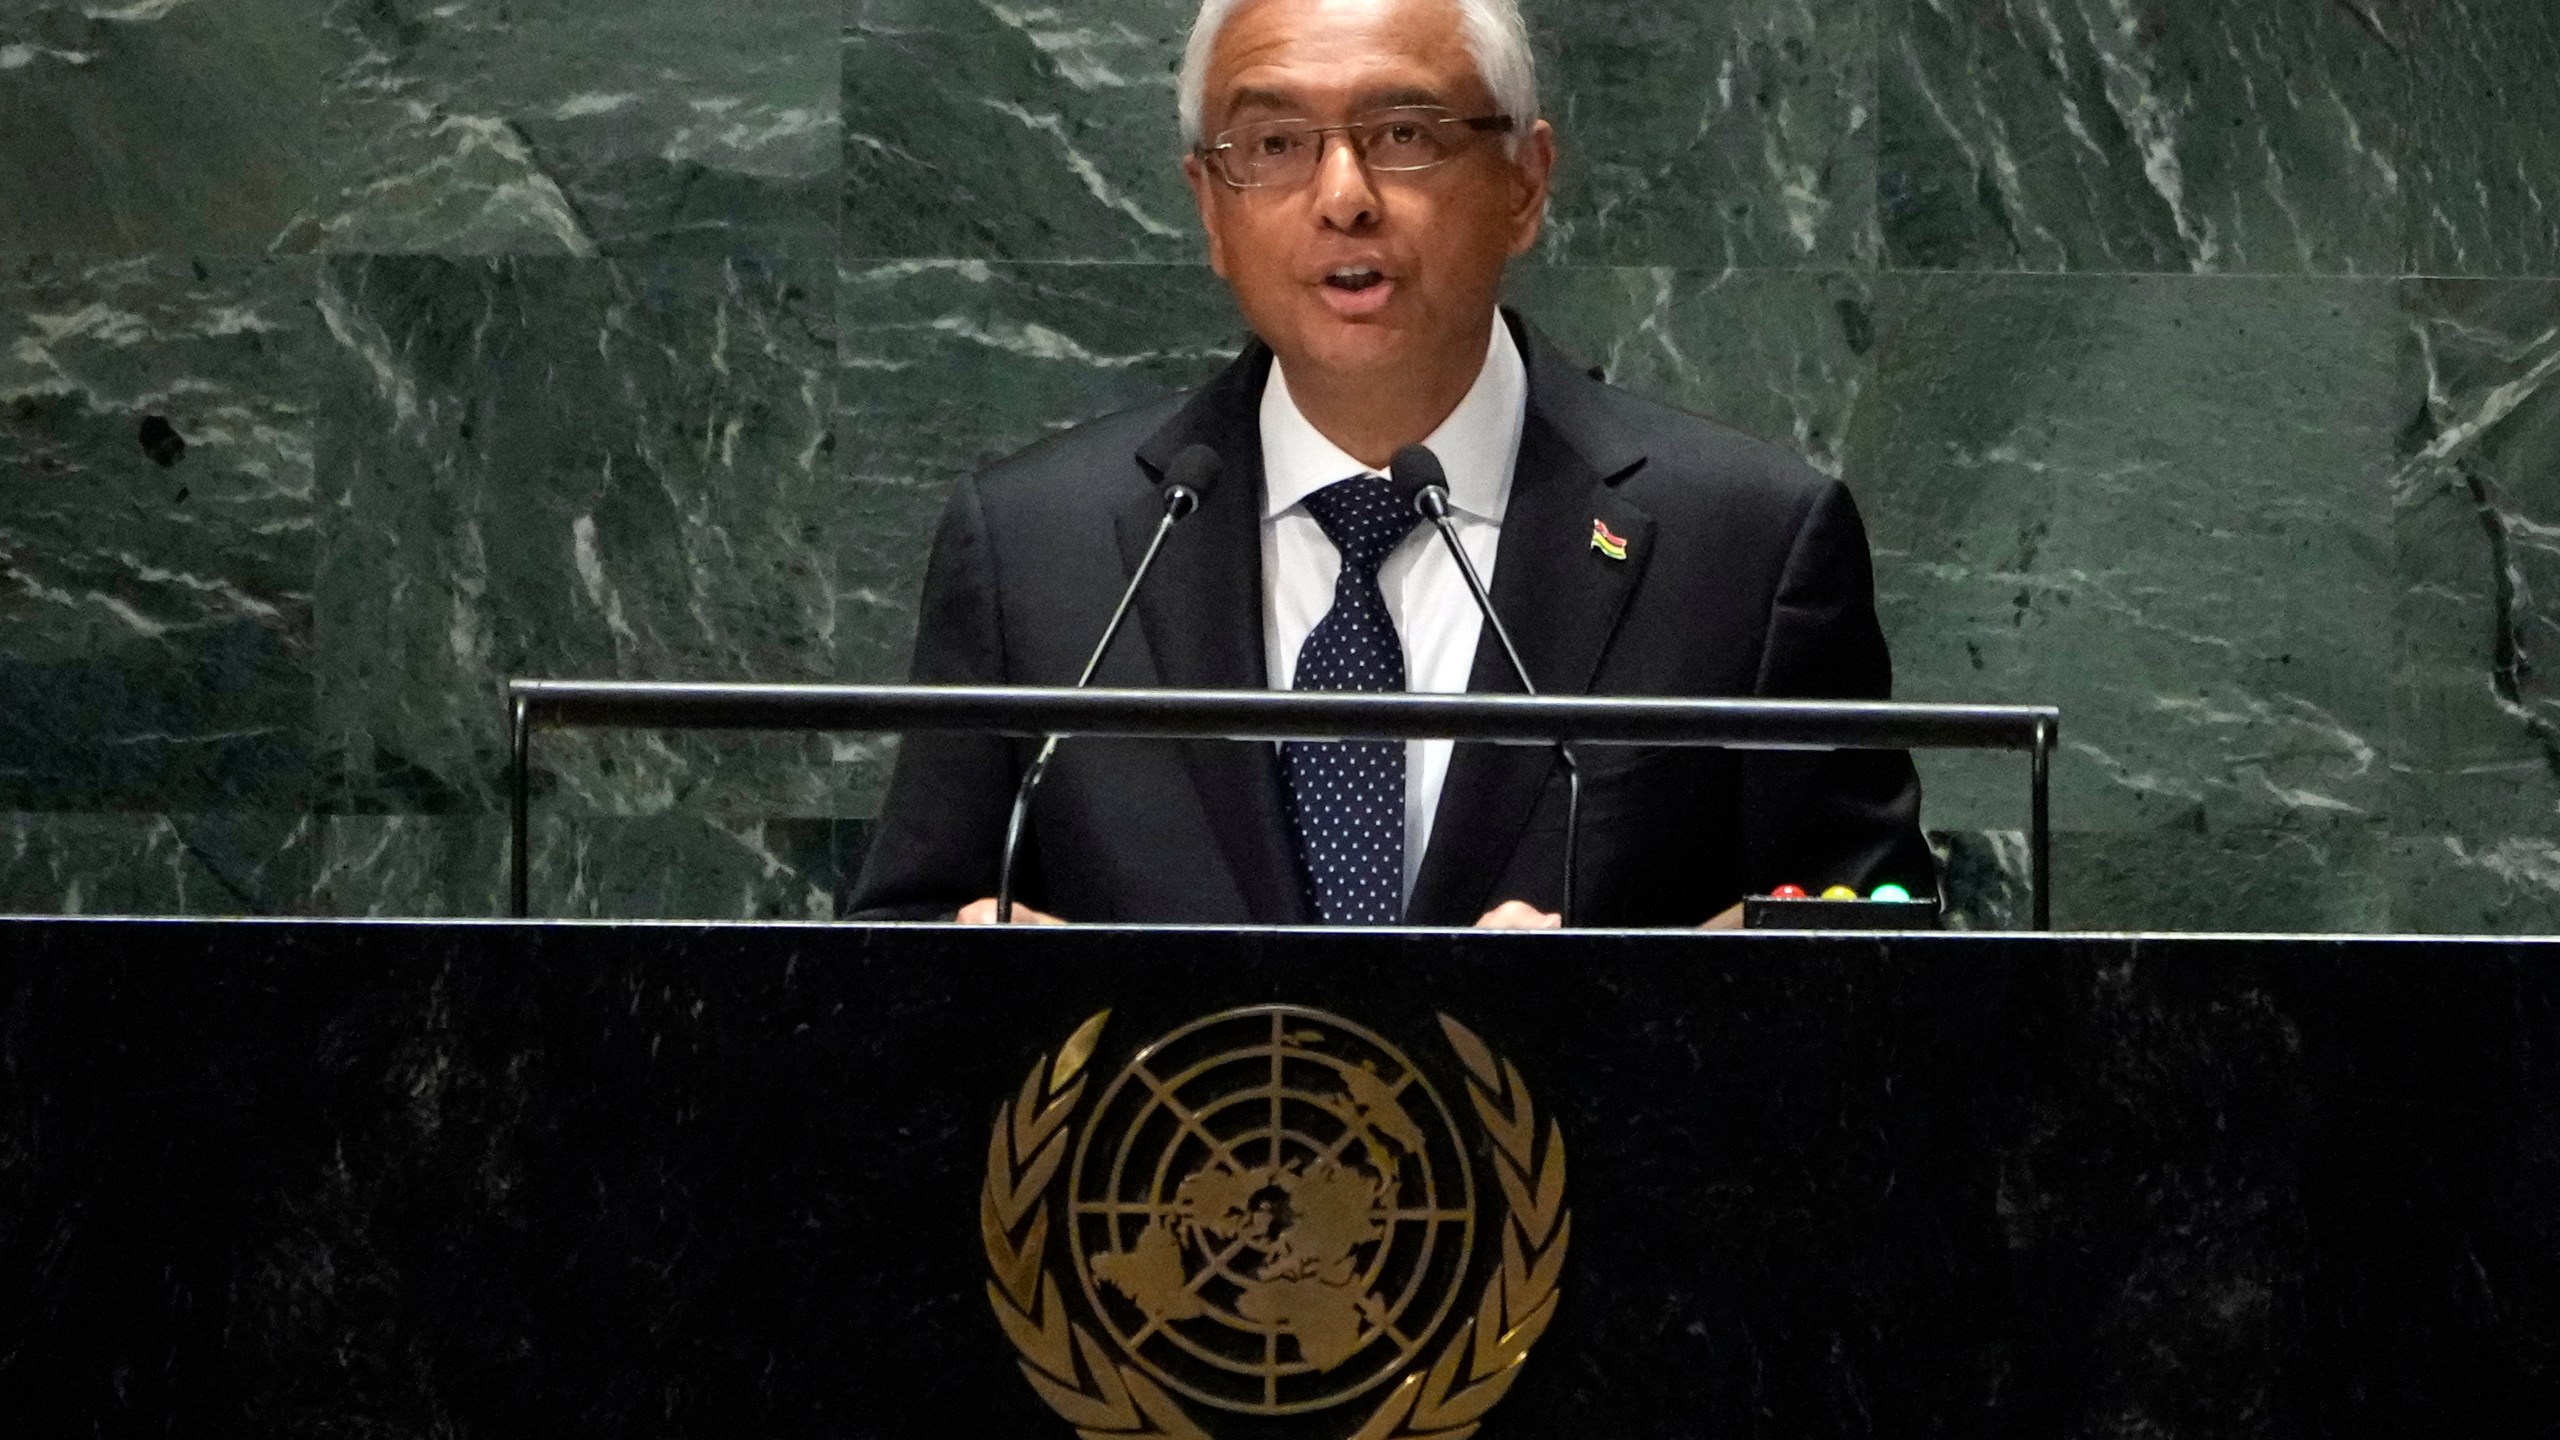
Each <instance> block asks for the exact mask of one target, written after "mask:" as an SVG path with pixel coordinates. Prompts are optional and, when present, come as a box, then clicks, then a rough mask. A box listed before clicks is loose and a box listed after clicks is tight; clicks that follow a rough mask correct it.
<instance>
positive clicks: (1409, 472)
mask: <svg viewBox="0 0 2560 1440" xmlns="http://www.w3.org/2000/svg"><path fill="white" fill-rule="evenodd" d="M1387 472H1388V473H1389V474H1391V475H1393V476H1395V477H1396V483H1397V484H1399V485H1402V486H1405V487H1407V488H1409V489H1414V490H1428V489H1430V488H1431V487H1432V486H1434V485H1437V486H1439V487H1440V488H1441V489H1443V490H1446V489H1448V488H1449V472H1448V471H1446V470H1443V469H1441V468H1440V457H1439V456H1437V455H1434V454H1432V453H1431V451H1430V449H1429V447H1427V446H1422V445H1407V446H1406V447H1404V448H1403V449H1401V450H1399V451H1397V452H1396V458H1394V459H1393V460H1390V461H1388V462H1387Z"/></svg>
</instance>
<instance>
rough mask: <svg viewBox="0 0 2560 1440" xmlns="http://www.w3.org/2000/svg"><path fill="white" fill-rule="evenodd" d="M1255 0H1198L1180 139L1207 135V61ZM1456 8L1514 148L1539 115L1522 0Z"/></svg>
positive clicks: (1463, 0)
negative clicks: (1506, 119) (1511, 125)
mask: <svg viewBox="0 0 2560 1440" xmlns="http://www.w3.org/2000/svg"><path fill="white" fill-rule="evenodd" d="M1251 3H1253V0H1200V18H1199V19H1197V20H1195V21H1193V22H1192V23H1191V43H1190V44H1189V45H1188V46H1186V47H1184V49H1183V52H1182V81H1181V86H1180V95H1181V107H1182V143H1183V144H1185V145H1188V146H1194V147H1196V146H1198V145H1199V144H1200V143H1201V141H1202V140H1204V139H1205V138H1207V133H1208V129H1207V127H1208V117H1207V113H1206V112H1207V110H1208V108H1209V95H1208V91H1209V61H1210V58H1211V57H1212V56H1214V55H1215V54H1216V53H1217V49H1218V36H1219V35H1220V34H1222V33H1223V32H1224V31H1225V30H1226V28H1227V22H1228V21H1229V20H1231V19H1233V18H1235V13H1236V12H1237V11H1238V10H1241V9H1243V8H1244V7H1245V6H1246V5H1249V4H1251ZM1451 3H1453V4H1455V5H1456V6H1457V7H1458V19H1459V24H1460V25H1461V27H1463V29H1464V32H1465V34H1466V37H1467V50H1468V52H1469V53H1470V54H1472V55H1474V56H1475V59H1476V69H1477V70H1478V71H1479V72H1481V73H1482V74H1483V76H1484V83H1485V88H1487V89H1489V90H1491V91H1492V92H1493V103H1494V104H1495V105H1496V106H1497V107H1498V108H1500V110H1501V111H1502V113H1503V114H1505V115H1509V116H1511V117H1512V118H1513V119H1515V120H1518V121H1519V122H1520V127H1519V129H1518V130H1515V131H1513V132H1512V136H1511V144H1512V146H1513V147H1514V149H1515V151H1516V149H1517V147H1518V145H1519V142H1520V136H1521V135H1523V134H1525V133H1526V132H1527V130H1528V128H1529V122H1531V121H1533V120H1535V119H1537V118H1538V57H1537V52H1536V51H1534V50H1532V49H1531V48H1530V46H1529V23H1528V21H1527V20H1525V19H1523V18H1522V17H1521V14H1520V0H1451Z"/></svg>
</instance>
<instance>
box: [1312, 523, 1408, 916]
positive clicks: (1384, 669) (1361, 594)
mask: <svg viewBox="0 0 2560 1440" xmlns="http://www.w3.org/2000/svg"><path fill="white" fill-rule="evenodd" d="M1409 494H1410V492H1409V491H1408V490H1407V489H1405V488H1404V487H1401V486H1399V485H1397V484H1396V483H1395V482H1394V481H1392V480H1387V479H1383V478H1381V477H1379V476H1376V475H1361V476H1357V477H1354V478H1352V479H1349V480H1344V481H1340V482H1338V483H1335V484H1332V485H1328V486H1326V487H1325V488H1323V489H1322V490H1319V491H1317V492H1316V493H1315V494H1313V495H1310V496H1308V497H1307V502H1306V504H1307V510H1308V511H1309V513H1311V514H1313V515H1314V516H1315V519H1316V523H1317V524H1318V525H1320V526H1322V527H1324V533H1325V536H1326V538H1328V539H1330V540H1331V541H1333V546H1334V548H1335V549H1336V550H1339V551H1341V552H1342V576H1341V578H1340V579H1338V580H1336V581H1335V582H1334V586H1333V608H1332V609H1331V610H1329V611H1326V612H1325V617H1324V619H1322V620H1321V621H1318V622H1317V624H1316V628H1315V629H1313V630H1311V631H1309V632H1308V634H1307V643H1306V645H1305V646H1304V647H1303V648H1302V649H1300V650H1299V651H1298V674H1297V684H1296V687H1295V688H1297V689H1300V690H1355V691H1366V692H1380V691H1384V692H1398V693H1400V692H1402V691H1403V689H1404V688H1405V677H1404V642H1403V641H1402V640H1401V639H1399V638H1398V637H1397V635H1396V626H1395V620H1394V619H1393V618H1392V617H1391V616H1389V615H1388V614H1387V597H1386V594H1385V592H1383V591H1381V590H1380V589H1379V588H1378V567H1379V566H1380V565H1383V564H1385V563H1386V559H1387V556H1388V555H1389V554H1390V553H1392V552H1393V551H1394V550H1395V548H1396V546H1397V545H1399V544H1401V543H1402V542H1403V540H1404V537H1405V536H1406V535H1408V534H1410V533H1411V532H1412V530H1413V527H1414V525H1415V523H1416V516H1415V515H1414V510H1413V505H1412V502H1411V500H1410V499H1409V498H1408V497H1409ZM1280 754H1281V768H1282V769H1283V770H1285V771H1286V772H1287V774H1288V779H1289V787H1288V797H1287V798H1288V806H1289V825H1290V828H1291V830H1292V831H1294V832H1295V834H1296V836H1297V841H1298V860H1299V864H1300V865H1301V866H1302V867H1303V870H1304V872H1305V875H1306V878H1307V893H1308V898H1309V899H1311V900H1312V901H1313V902H1314V905H1315V911H1316V916H1317V918H1319V919H1320V920H1322V921H1323V922H1324V923H1325V924H1328V925H1392V924H1394V923H1396V921H1397V920H1399V919H1401V918H1403V915H1404V754H1405V747H1404V742H1403V741H1401V740H1326V741H1314V740H1292V741H1290V742H1289V743H1287V744H1285V745H1283V746H1281V747H1280Z"/></svg>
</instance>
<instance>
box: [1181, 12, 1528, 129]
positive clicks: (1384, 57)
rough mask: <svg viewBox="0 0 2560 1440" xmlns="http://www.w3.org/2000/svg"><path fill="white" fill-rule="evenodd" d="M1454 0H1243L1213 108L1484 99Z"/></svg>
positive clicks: (1225, 39)
mask: <svg viewBox="0 0 2560 1440" xmlns="http://www.w3.org/2000/svg"><path fill="white" fill-rule="evenodd" d="M1487 94H1488V92H1487V90H1486V87H1485V83H1484V79H1483V77H1482V76H1481V75H1480V74H1478V73H1477V69H1476V61H1475V56H1474V54H1473V53H1472V52H1471V51H1469V50H1468V48H1467V42H1466V31H1465V28H1464V26H1463V25H1462V23H1461V21H1460V15H1459V9H1458V5H1457V0H1247V3H1246V4H1244V5H1242V6H1240V7H1238V8H1237V10H1236V11H1235V13H1234V14H1233V15H1232V16H1231V17H1229V19H1228V21H1227V24H1226V28H1225V29H1224V30H1222V31H1220V32H1219V34H1218V44H1217V48H1216V50H1215V51H1214V52H1213V54H1212V57H1211V60H1210V63H1209V84H1208V95H1207V97H1206V99H1207V101H1208V108H1209V111H1210V113H1211V114H1213V115H1224V114H1228V113H1231V112H1233V111H1235V110H1237V109H1239V108H1267V107H1274V106H1278V107H1282V108H1297V107H1305V108H1307V109H1310V110H1313V109H1318V108H1340V107H1345V106H1356V105H1369V104H1412V103H1419V102H1424V101H1435V102H1438V103H1443V104H1457V105H1471V104H1474V103H1476V102H1479V101H1482V100H1484V99H1485V98H1487Z"/></svg>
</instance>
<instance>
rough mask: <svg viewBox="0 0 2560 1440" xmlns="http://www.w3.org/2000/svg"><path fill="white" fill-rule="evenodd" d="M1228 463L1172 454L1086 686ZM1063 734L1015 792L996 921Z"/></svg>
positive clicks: (1206, 453)
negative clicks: (1179, 530) (1151, 533)
mask: <svg viewBox="0 0 2560 1440" xmlns="http://www.w3.org/2000/svg"><path fill="white" fill-rule="evenodd" d="M1225 469H1226V465H1225V462H1223V461H1221V460H1220V459H1219V458H1218V452H1217V451H1215V450H1212V449H1210V448H1209V447H1208V446H1206V445H1194V446H1191V447H1190V448H1189V449H1186V450H1184V451H1183V452H1182V453H1181V454H1179V455H1176V456H1175V457H1173V466H1172V468H1170V469H1168V470H1166V471H1165V477H1164V518H1163V519H1161V520H1158V521H1157V522H1156V534H1155V538H1154V539H1153V540H1150V541H1148V542H1147V553H1146V554H1144V555H1142V556H1140V557H1139V559H1138V568H1137V571H1136V573H1134V574H1132V575H1131V576H1130V577H1129V588H1128V589H1126V590H1123V591H1121V592H1120V607H1119V608H1118V609H1116V610H1114V611H1112V612H1111V623H1110V624H1108V625H1105V626H1104V627H1102V643H1101V644H1099V645H1096V646H1094V647H1093V658H1092V659H1090V660H1087V661H1086V662H1085V663H1084V674H1083V675H1081V676H1079V677H1077V679H1076V688H1077V689H1079V690H1081V689H1083V688H1084V687H1086V686H1087V685H1090V684H1092V683H1093V672H1095V671H1096V670H1099V669H1101V668H1102V657H1103V656H1105V655H1108V654H1110V653H1111V642H1112V641H1114V640H1117V639H1118V638H1120V627H1121V626H1122V625H1123V624H1125V623H1127V621H1128V619H1129V607H1130V606H1131V605H1132V604H1134V603H1136V601H1137V598H1138V587H1139V586H1141V585H1144V584H1146V583H1147V572H1148V571H1150V570H1152V569H1154V568H1155V564H1156V556H1157V555H1158V554H1160V553H1162V552H1163V550H1164V542H1165V537H1166V536H1168V535H1171V534H1172V533H1173V527H1174V526H1176V525H1178V524H1180V523H1181V522H1183V521H1185V520H1188V519H1190V518H1191V515H1192V512H1193V511H1196V510H1198V509H1199V508H1200V500H1201V497H1203V496H1205V495H1207V494H1208V493H1209V490H1210V487H1212V486H1214V485H1216V484H1217V483H1218V476H1219V475H1220V474H1222V473H1223V472H1224V471H1225ZM1059 739H1060V737H1059V736H1056V735H1051V736H1049V737H1047V738H1046V739H1045V740H1044V741H1043V742H1042V743H1041V746H1040V753H1039V754H1038V755H1037V756H1035V757H1033V759H1032V761H1031V768H1029V769H1027V770H1025V771H1023V772H1022V784H1021V786H1020V787H1019V788H1017V789H1016V790H1015V791H1014V792H1013V814H1012V815H1011V816H1010V817H1009V818H1007V819H1006V821H1005V826H1004V859H1003V862H1002V864H1001V866H1000V867H999V868H998V869H997V871H996V923H997V924H999V925H1010V924H1012V923H1013V871H1014V867H1015V865H1016V864H1017V863H1019V862H1020V860H1021V858H1022V834H1023V830H1024V827H1025V824H1026V822H1027V821H1028V820H1029V819H1030V817H1031V797H1032V795H1033V794H1034V793H1035V792H1037V791H1038V790H1039V788H1040V781H1041V780H1042V779H1043V778H1044V777H1046V776H1047V775H1048V773H1049V762H1050V761H1051V760H1052V759H1054V758H1056V756H1057V753H1058V741H1059Z"/></svg>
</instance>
